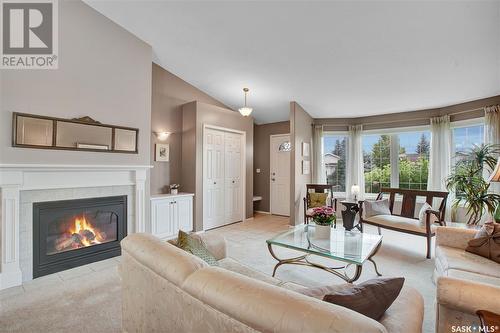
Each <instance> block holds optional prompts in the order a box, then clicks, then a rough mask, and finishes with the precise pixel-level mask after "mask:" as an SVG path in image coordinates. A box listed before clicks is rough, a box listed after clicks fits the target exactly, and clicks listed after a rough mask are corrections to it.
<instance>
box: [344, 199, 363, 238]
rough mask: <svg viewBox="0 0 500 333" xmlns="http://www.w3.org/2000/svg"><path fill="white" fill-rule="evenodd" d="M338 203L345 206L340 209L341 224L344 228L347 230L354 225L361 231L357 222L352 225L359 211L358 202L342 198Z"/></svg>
mask: <svg viewBox="0 0 500 333" xmlns="http://www.w3.org/2000/svg"><path fill="white" fill-rule="evenodd" d="M340 203H341V204H342V205H343V206H344V207H345V209H344V210H342V224H343V225H344V228H345V230H348V231H349V230H352V229H353V228H355V227H356V228H358V230H359V231H362V229H361V225H360V224H359V223H358V224H356V225H354V221H355V220H356V215H357V214H358V212H359V206H358V203H357V202H356V201H350V200H342V201H340Z"/></svg>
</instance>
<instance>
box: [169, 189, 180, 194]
mask: <svg viewBox="0 0 500 333" xmlns="http://www.w3.org/2000/svg"><path fill="white" fill-rule="evenodd" d="M177 193H178V189H176V188H173V189H171V190H170V194H177Z"/></svg>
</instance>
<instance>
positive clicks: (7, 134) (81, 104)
mask: <svg viewBox="0 0 500 333" xmlns="http://www.w3.org/2000/svg"><path fill="white" fill-rule="evenodd" d="M151 52H152V51H151V47H150V46H149V45H147V44H146V43H144V42H143V41H141V40H140V39H138V38H136V37H135V36H134V35H132V34H131V33H129V32H128V31H126V30H125V29H123V28H121V27H120V26H118V25H117V24H115V23H113V22H112V21H110V20H109V19H107V18H106V17H104V16H103V15H101V14H99V13H98V12H96V11H95V10H93V9H92V8H90V7H89V6H87V5H86V4H84V3H83V2H81V1H59V69H57V70H1V72H2V78H1V81H2V89H1V97H0V98H1V112H0V163H40V164H131V165H132V164H142V165H147V164H149V162H150V132H151V130H150V128H151V57H152V56H151ZM12 112H25V113H34V114H40V115H47V116H55V117H61V118H74V117H81V116H86V115H88V116H90V117H92V118H94V119H96V120H98V121H101V122H103V123H108V124H115V125H123V126H130V127H136V128H139V154H115V153H94V152H75V151H60V150H42V149H26V148H13V147H11V133H12V128H11V124H12Z"/></svg>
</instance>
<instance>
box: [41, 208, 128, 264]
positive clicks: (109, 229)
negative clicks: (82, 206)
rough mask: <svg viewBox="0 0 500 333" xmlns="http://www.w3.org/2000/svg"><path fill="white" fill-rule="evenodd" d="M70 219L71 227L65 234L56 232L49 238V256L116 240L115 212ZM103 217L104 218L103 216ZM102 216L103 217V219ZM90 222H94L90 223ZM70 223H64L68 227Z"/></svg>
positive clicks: (97, 213) (66, 228)
mask: <svg viewBox="0 0 500 333" xmlns="http://www.w3.org/2000/svg"><path fill="white" fill-rule="evenodd" d="M92 215H93V216H89V217H87V216H86V215H82V216H78V217H70V218H69V226H68V227H63V230H64V231H63V232H62V233H60V232H55V233H53V234H52V235H49V236H48V237H47V243H48V244H47V245H48V246H47V248H48V249H49V250H48V254H55V253H59V252H64V251H70V250H75V249H79V248H82V247H86V246H92V245H97V244H102V243H107V242H111V241H114V240H116V232H117V228H116V225H117V223H118V222H117V218H116V214H115V213H113V212H96V213H95V214H92ZM102 215H103V216H102ZM101 216H102V217H101ZM89 221H92V223H91V222H89ZM66 224H68V223H64V222H63V225H66Z"/></svg>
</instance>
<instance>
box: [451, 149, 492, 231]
mask: <svg viewBox="0 0 500 333" xmlns="http://www.w3.org/2000/svg"><path fill="white" fill-rule="evenodd" d="M499 153H500V146H499V145H480V146H476V145H475V146H474V147H473V148H471V149H470V150H468V151H466V152H465V153H460V154H457V156H456V157H455V158H456V159H457V161H456V163H455V167H454V168H453V170H452V172H451V175H450V176H448V177H447V178H446V188H447V189H448V190H449V191H454V192H455V194H456V198H455V201H454V203H453V208H457V207H458V206H459V205H460V204H461V203H463V204H464V206H465V208H466V209H467V216H468V217H469V219H468V221H467V224H478V223H479V222H480V221H481V218H482V216H483V213H484V211H485V210H488V212H489V213H490V214H492V215H493V212H494V211H495V207H496V206H497V205H498V203H499V202H500V195H498V194H494V193H489V188H490V184H489V183H488V181H487V180H486V179H485V177H484V175H483V171H488V173H491V172H492V171H493V169H494V168H495V165H496V163H497V158H496V157H495V156H498V154H499Z"/></svg>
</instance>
